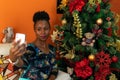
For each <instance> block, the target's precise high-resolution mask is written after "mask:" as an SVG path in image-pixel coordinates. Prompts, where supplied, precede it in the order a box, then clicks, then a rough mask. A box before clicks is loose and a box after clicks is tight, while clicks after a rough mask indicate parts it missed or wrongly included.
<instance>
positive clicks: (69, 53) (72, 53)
mask: <svg viewBox="0 0 120 80" xmlns="http://www.w3.org/2000/svg"><path fill="white" fill-rule="evenodd" d="M64 57H65V58H66V59H73V58H74V57H75V52H74V49H72V50H68V53H67V54H65V56H64Z"/></svg>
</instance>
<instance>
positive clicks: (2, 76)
mask: <svg viewBox="0 0 120 80" xmlns="http://www.w3.org/2000/svg"><path fill="white" fill-rule="evenodd" d="M11 45H12V44H11V43H4V44H2V43H1V44H0V80H19V76H20V74H21V72H23V71H22V70H21V69H18V68H16V69H13V64H12V63H10V62H9V50H10V48H11ZM56 80H71V78H70V75H69V74H68V73H65V72H63V71H60V70H59V73H58V76H57V78H56Z"/></svg>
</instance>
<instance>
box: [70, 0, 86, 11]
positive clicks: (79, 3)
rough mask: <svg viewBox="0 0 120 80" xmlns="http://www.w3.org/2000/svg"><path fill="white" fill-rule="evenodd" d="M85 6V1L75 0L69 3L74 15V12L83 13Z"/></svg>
mask: <svg viewBox="0 0 120 80" xmlns="http://www.w3.org/2000/svg"><path fill="white" fill-rule="evenodd" d="M84 5H85V2H84V0H73V1H71V2H70V3H69V11H70V13H72V12H73V11H74V10H76V11H82V8H83V6H84Z"/></svg>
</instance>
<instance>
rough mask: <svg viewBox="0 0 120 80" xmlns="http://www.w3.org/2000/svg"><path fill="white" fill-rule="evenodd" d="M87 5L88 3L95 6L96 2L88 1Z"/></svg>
mask: <svg viewBox="0 0 120 80" xmlns="http://www.w3.org/2000/svg"><path fill="white" fill-rule="evenodd" d="M88 3H90V4H92V5H95V4H96V0H89V2H88Z"/></svg>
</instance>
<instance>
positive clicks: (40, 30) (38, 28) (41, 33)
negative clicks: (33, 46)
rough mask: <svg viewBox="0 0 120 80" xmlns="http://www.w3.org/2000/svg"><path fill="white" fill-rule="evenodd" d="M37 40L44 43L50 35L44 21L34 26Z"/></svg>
mask: <svg viewBox="0 0 120 80" xmlns="http://www.w3.org/2000/svg"><path fill="white" fill-rule="evenodd" d="M34 31H35V34H36V38H37V40H40V41H46V40H47V39H48V37H49V34H50V24H49V22H48V21H46V20H39V21H37V22H36V24H35V25H34Z"/></svg>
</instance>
